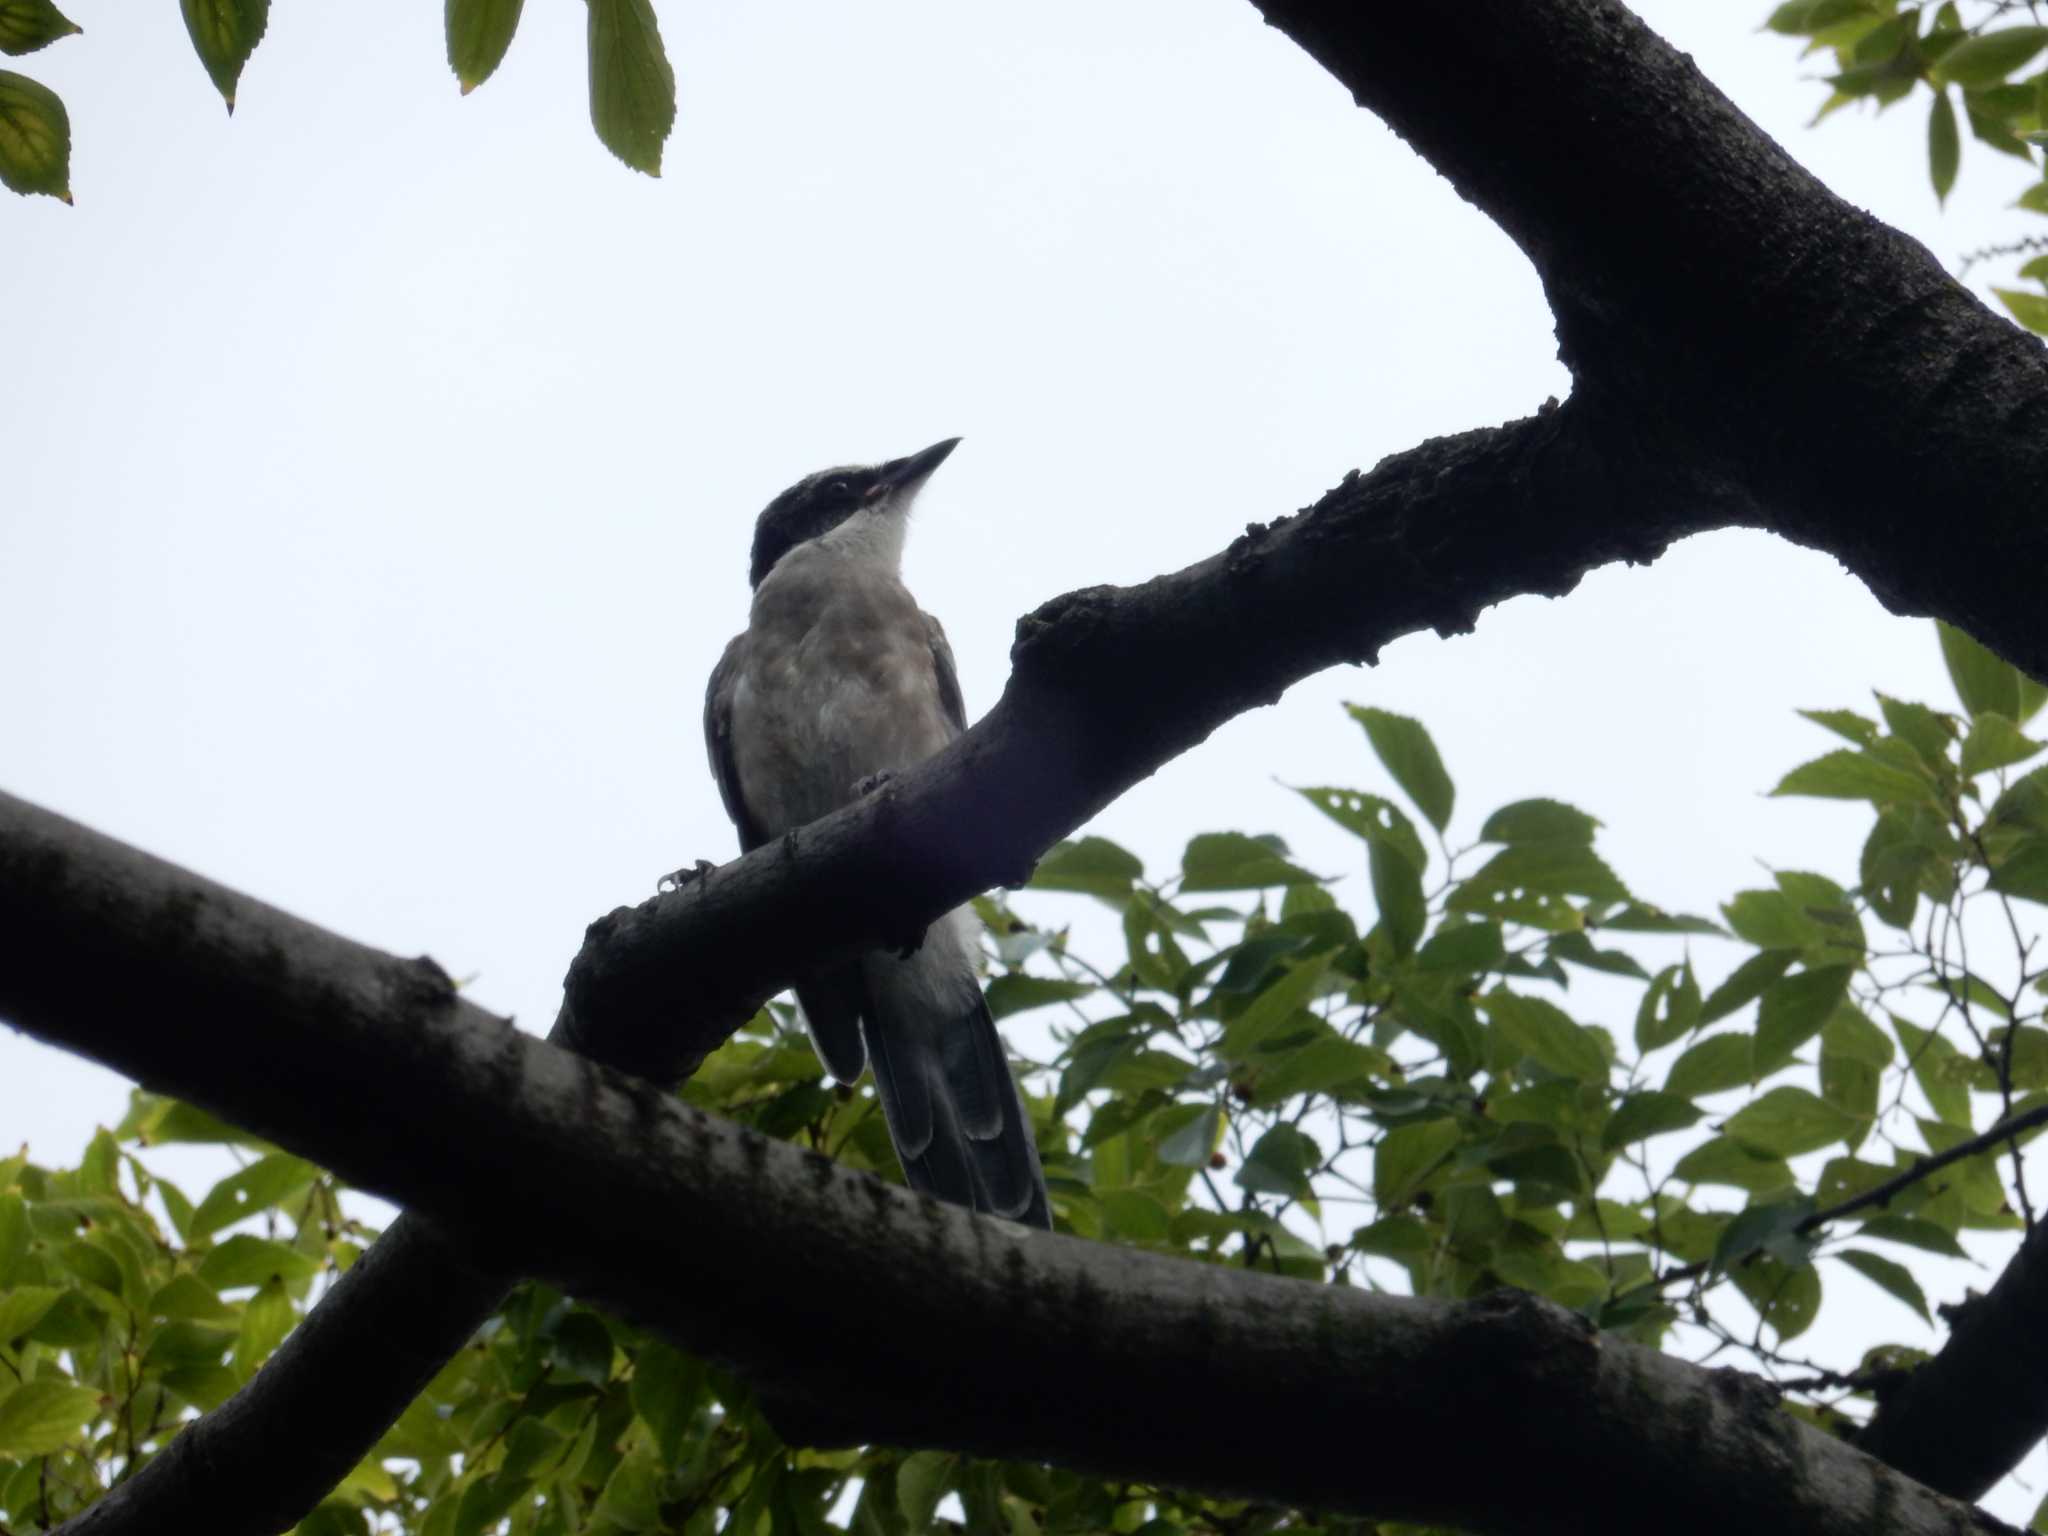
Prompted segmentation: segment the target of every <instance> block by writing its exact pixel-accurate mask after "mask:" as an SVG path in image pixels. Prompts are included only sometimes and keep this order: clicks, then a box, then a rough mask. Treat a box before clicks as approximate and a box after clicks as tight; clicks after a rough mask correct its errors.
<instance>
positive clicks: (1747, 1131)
mask: <svg viewBox="0 0 2048 1536" xmlns="http://www.w3.org/2000/svg"><path fill="white" fill-rule="evenodd" d="M1863 1128H1864V1122H1863V1121H1862V1120H1861V1119H1859V1118H1858V1117H1857V1116H1855V1115H1850V1114H1844V1113H1843V1112H1842V1111H1841V1110H1839V1109H1837V1108H1836V1107H1835V1106H1834V1105H1832V1104H1830V1103H1828V1102H1827V1100H1825V1099H1822V1098H1819V1097H1817V1096H1815V1095H1814V1094H1811V1093H1808V1092H1807V1091H1806V1090H1805V1089H1804V1088H1790V1087H1785V1088H1773V1089H1772V1090H1771V1091H1770V1092H1768V1093H1766V1094H1763V1095H1762V1096H1761V1097H1759V1098H1756V1099H1753V1100H1751V1101H1750V1102H1749V1103H1747V1104H1745V1105H1743V1106H1742V1108H1741V1109H1739V1110H1737V1111H1736V1112H1735V1113H1734V1114H1733V1115H1731V1116H1730V1117H1729V1119H1728V1124H1727V1127H1726V1130H1727V1134H1728V1135H1729V1136H1730V1137H1731V1138H1732V1139H1734V1140H1735V1141H1738V1142H1740V1143H1741V1144H1742V1145H1744V1146H1746V1147H1749V1148H1751V1149H1753V1150H1754V1151H1757V1152H1762V1153H1766V1154H1769V1155H1771V1156H1774V1157H1797V1156H1798V1155H1799V1154H1800V1153H1802V1152H1818V1151H1819V1150H1820V1149H1821V1148H1822V1147H1825V1146H1828V1145H1829V1144H1831V1143H1833V1142H1837V1141H1840V1142H1845V1143H1849V1144H1851V1145H1853V1142H1852V1141H1851V1138H1852V1137H1856V1136H1858V1135H1859V1134H1860V1133H1861V1131H1862V1130H1863Z"/></svg>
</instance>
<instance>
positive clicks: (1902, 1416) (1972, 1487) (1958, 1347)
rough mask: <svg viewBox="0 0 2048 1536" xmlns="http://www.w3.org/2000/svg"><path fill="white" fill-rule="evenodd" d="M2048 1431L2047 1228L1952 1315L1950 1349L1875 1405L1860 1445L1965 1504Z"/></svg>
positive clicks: (2037, 1229)
mask: <svg viewBox="0 0 2048 1536" xmlns="http://www.w3.org/2000/svg"><path fill="white" fill-rule="evenodd" d="M2044 1426H2048V1226H2037V1227H2035V1228H2034V1230H2033V1231H2032V1232H2030V1233H2029V1234H2028V1235H2027V1240H2026V1241H2025V1242H2024V1243H2022V1244H2021V1245H2020V1251H2019V1252H2018V1253H2017V1254H2015V1255H2014V1256H2013V1260H2012V1262H2011V1263H2010V1264H2008V1265H2007V1266H2006V1267H2005V1272H2004V1273H2003V1274H2001V1275H2000V1276H1999V1277H1998V1283H1997V1284H1996V1285H1994V1286H1992V1288H1991V1290H1990V1291H1989V1292H1988V1293H1987V1294H1985V1295H1983V1296H1981V1297H1977V1298H1974V1299H1972V1300H1970V1301H1967V1302H1965V1303H1963V1304H1962V1305H1961V1306H1960V1307H1957V1308H1952V1309H1950V1333H1949V1340H1948V1343H1947V1344H1945V1345H1944V1346H1942V1350H1941V1352H1940V1353H1939V1354H1938V1355H1936V1356H1935V1357H1934V1359H1933V1360H1931V1361H1930V1362H1928V1363H1927V1364H1926V1365H1924V1366H1922V1367H1921V1368H1920V1369H1919V1370H1917V1371H1915V1372H1914V1373H1913V1374H1912V1375H1911V1376H1909V1377H1907V1378H1906V1380H1905V1381H1904V1382H1903V1383H1901V1384H1900V1385H1899V1386H1898V1387H1897V1388H1895V1389H1894V1390H1893V1391H1891V1392H1889V1393H1887V1394H1885V1395H1883V1396H1882V1397H1881V1398H1880V1399H1879V1401H1878V1409H1877V1412H1876V1413H1875V1414H1874V1415H1873V1416H1872V1417H1871V1421H1870V1423H1869V1424H1868V1425H1867V1426H1866V1427H1865V1429H1864V1431H1863V1433H1862V1435H1861V1436H1859V1437H1858V1443H1859V1444H1860V1445H1862V1446H1863V1447H1864V1449H1866V1450H1868V1451H1869V1452H1870V1453H1871V1454H1872V1455H1873V1456H1881V1457H1883V1458H1884V1459H1885V1460H1886V1461H1888V1462H1890V1463H1891V1464H1892V1465H1893V1466H1895V1467H1897V1468H1898V1469H1899V1470H1900V1471H1902V1472H1904V1473H1906V1474H1907V1475H1908V1476H1909V1477H1914V1478H1917V1479H1919V1480H1920V1481H1921V1482H1923V1483H1926V1484H1927V1485H1928V1486H1929V1487H1932V1488H1940V1489H1942V1490H1943V1491H1945V1492H1947V1493H1951V1494H1953V1495H1955V1496H1956V1497H1958V1498H1965V1499H1974V1498H1977V1497H1978V1496H1980V1495H1981V1494H1983V1493H1985V1492H1986V1491H1988V1490H1989V1489H1990V1488H1991V1486H1992V1485H1993V1484H1994V1483H1996V1482H1997V1481H1998V1480H1999V1479H2000V1478H2001V1477H2004V1476H2005V1474H2006V1473H2008V1472H2010V1471H2011V1470H2012V1469H2013V1468H2014V1467H2015V1466H2017V1465H2018V1464H2019V1462H2020V1459H2021V1458H2022V1457H2023V1456H2025V1455H2026V1454H2027V1452H2028V1451H2030V1450H2032V1449H2033V1448H2034V1445H2035V1442H2036V1441H2038V1440H2039V1439H2040V1438H2041V1434H2042V1431H2043V1427H2044Z"/></svg>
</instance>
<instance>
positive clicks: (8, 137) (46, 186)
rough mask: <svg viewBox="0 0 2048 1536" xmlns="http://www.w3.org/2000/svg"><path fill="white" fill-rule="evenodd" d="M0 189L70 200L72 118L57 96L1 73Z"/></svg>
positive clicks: (31, 82)
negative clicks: (2, 186)
mask: <svg viewBox="0 0 2048 1536" xmlns="http://www.w3.org/2000/svg"><path fill="white" fill-rule="evenodd" d="M0 185H4V186H5V187H6V188H7V189H8V190H9V191H11V192H19V193H20V194H21V195H22V196H24V197H28V196H31V195H33V194H35V193H41V194H43V195H44V196H46V197H54V198H56V199H57V200H58V201H59V202H62V203H68V202H70V201H71V118H70V115H69V114H68V113H66V112H65V110H64V103H63V102H61V101H59V100H58V99H57V93H56V92H55V91H53V90H51V89H50V88H49V87H48V86H46V85H43V84H41V83H40V82H38V81H35V80H31V79H29V77H28V76H27V75H17V74H15V73H14V71H12V70H9V69H0Z"/></svg>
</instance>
